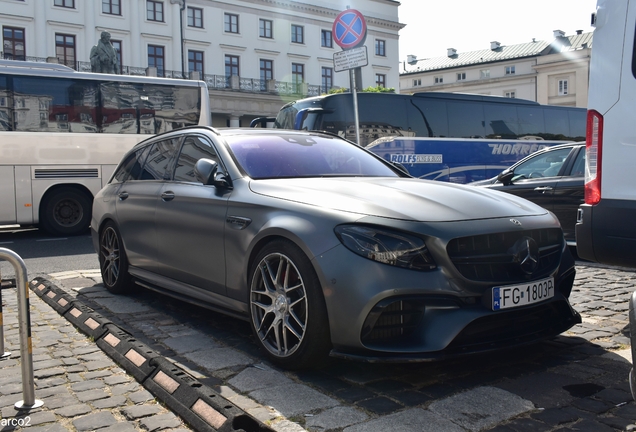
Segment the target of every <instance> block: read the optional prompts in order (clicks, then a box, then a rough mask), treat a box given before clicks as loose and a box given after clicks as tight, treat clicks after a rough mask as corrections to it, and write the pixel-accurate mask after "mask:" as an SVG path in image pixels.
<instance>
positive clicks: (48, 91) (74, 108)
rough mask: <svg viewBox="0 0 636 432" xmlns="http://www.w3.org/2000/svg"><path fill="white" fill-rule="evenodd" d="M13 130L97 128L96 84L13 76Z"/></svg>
mask: <svg viewBox="0 0 636 432" xmlns="http://www.w3.org/2000/svg"><path fill="white" fill-rule="evenodd" d="M13 104H14V110H15V113H16V114H15V119H14V121H15V130H17V131H24V132H97V128H96V125H95V118H96V107H97V86H96V85H95V84H94V82H92V81H85V80H67V79H57V78H41V77H37V78H36V77H14V78H13Z"/></svg>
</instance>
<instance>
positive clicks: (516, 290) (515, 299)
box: [492, 278, 554, 310]
mask: <svg viewBox="0 0 636 432" xmlns="http://www.w3.org/2000/svg"><path fill="white" fill-rule="evenodd" d="M552 297H554V278H546V279H541V280H538V281H533V282H529V283H524V284H519V285H507V286H502V287H494V288H493V289H492V310H500V309H508V308H513V307H519V306H527V305H530V304H534V303H539V302H542V301H544V300H546V299H549V298H552Z"/></svg>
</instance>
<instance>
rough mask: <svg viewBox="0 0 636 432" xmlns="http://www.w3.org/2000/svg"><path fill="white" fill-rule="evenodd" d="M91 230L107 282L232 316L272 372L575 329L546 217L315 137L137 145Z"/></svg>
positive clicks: (567, 270)
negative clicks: (327, 360) (331, 359)
mask: <svg viewBox="0 0 636 432" xmlns="http://www.w3.org/2000/svg"><path fill="white" fill-rule="evenodd" d="M91 229H92V236H93V242H94V245H95V248H96V250H97V251H98V254H99V262H100V266H101V272H102V278H103V282H104V284H105V286H106V287H107V288H108V289H109V290H110V291H111V292H113V293H124V292H125V291H126V290H128V289H129V288H130V287H131V286H132V285H133V284H138V285H142V286H144V287H147V288H150V289H153V290H156V291H160V292H162V293H165V294H167V295H169V296H173V297H176V298H178V299H182V300H184V301H188V302H192V303H195V304H197V305H201V306H205V307H208V308H210V309H212V310H215V311H218V312H222V313H226V314H228V315H231V316H234V317H238V318H242V319H245V320H247V321H249V322H250V323H251V326H252V328H253V331H254V335H255V339H256V341H257V343H258V344H259V345H260V346H261V348H262V349H263V351H264V353H265V354H266V355H267V356H268V357H269V359H270V360H271V361H272V362H274V363H275V364H277V365H279V366H282V367H286V368H306V367H311V366H314V365H316V364H320V362H321V361H322V360H323V358H324V356H326V355H327V354H329V353H330V354H331V355H333V356H339V357H345V358H351V359H367V360H385V361H389V360H390V361H401V360H408V361H417V360H430V359H439V358H445V357H448V356H455V355H459V354H467V353H476V352H482V351H487V350H493V349H500V348H510V347H514V346H518V345H522V344H527V343H530V342H535V341H537V340H541V339H545V338H549V337H552V336H554V335H557V334H559V333H561V332H563V331H565V330H567V329H569V328H570V327H572V326H573V325H574V324H576V323H578V322H580V316H579V314H578V313H576V311H574V310H573V309H572V307H571V306H570V303H569V301H568V297H569V295H570V291H571V289H572V284H573V281H574V276H575V269H574V261H573V258H572V256H571V255H570V253H569V251H568V248H567V246H566V244H565V241H564V238H563V233H562V231H561V228H560V226H559V222H558V220H557V219H556V218H555V217H554V215H552V214H551V213H550V212H548V211H546V210H545V209H543V208H541V207H539V206H537V205H535V204H533V203H531V202H529V201H527V200H524V199H521V198H519V197H516V196H513V195H510V194H506V193H502V192H498V191H491V190H488V189H485V188H474V187H468V186H463V185H455V184H449V183H442V182H435V181H424V180H419V179H413V178H410V177H409V175H408V174H406V173H405V172H404V171H402V170H401V169H400V168H399V167H396V166H394V165H391V164H390V163H389V162H386V161H384V160H382V159H381V158H379V157H377V156H375V155H374V154H372V153H370V152H368V151H367V150H365V149H363V148H361V147H359V146H357V145H355V144H354V143H351V142H348V141H346V140H343V139H341V138H339V137H337V136H333V135H328V134H321V133H307V132H298V131H286V130H271V129H270V130H267V129H266V130H263V129H213V128H208V127H190V128H185V129H181V130H178V131H172V132H168V133H165V134H161V135H157V136H155V137H152V138H150V139H148V140H146V141H144V142H141V143H139V144H138V145H137V146H135V147H134V148H133V149H132V150H131V151H129V152H128V153H127V154H126V155H125V156H124V158H123V160H122V162H121V163H120V164H119V166H118V167H117V168H116V170H115V172H114V174H113V176H112V178H111V180H110V182H109V183H108V184H107V185H106V186H105V187H104V188H103V189H102V190H101V191H100V192H99V194H98V195H97V196H96V197H95V200H94V207H93V217H92V224H91Z"/></svg>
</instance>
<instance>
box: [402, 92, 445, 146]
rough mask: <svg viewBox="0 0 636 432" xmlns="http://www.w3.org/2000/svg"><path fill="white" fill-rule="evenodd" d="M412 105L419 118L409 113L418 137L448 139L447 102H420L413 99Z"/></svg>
mask: <svg viewBox="0 0 636 432" xmlns="http://www.w3.org/2000/svg"><path fill="white" fill-rule="evenodd" d="M410 103H411V104H412V105H413V107H415V109H416V111H417V113H418V114H419V116H416V115H412V113H413V110H411V111H409V121H410V122H411V124H412V125H414V126H411V127H412V128H413V130H416V131H417V136H423V137H447V136H448V113H447V112H446V102H444V101H440V100H434V99H433V100H420V99H415V98H412V99H411V100H410Z"/></svg>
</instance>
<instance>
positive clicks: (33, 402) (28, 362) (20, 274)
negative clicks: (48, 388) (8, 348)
mask: <svg viewBox="0 0 636 432" xmlns="http://www.w3.org/2000/svg"><path fill="white" fill-rule="evenodd" d="M0 260H5V261H8V262H9V263H10V264H11V265H12V266H13V269H14V271H15V280H16V288H17V290H18V327H19V333H20V366H21V368H22V398H23V399H22V400H21V401H18V402H16V403H15V405H14V407H15V409H17V410H26V409H32V408H37V407H40V406H42V405H43V402H42V401H41V400H37V399H35V381H34V380H33V346H32V343H31V314H30V312H29V287H28V286H27V271H26V265H25V264H24V261H23V260H22V258H20V256H19V255H18V254H16V253H15V252H13V251H12V250H11V249H6V248H0ZM1 279H2V276H1V275H0V280H1ZM1 292H2V291H1V290H0V293H1ZM0 303H2V299H1V296H0ZM1 325H2V314H1V310H0V326H1ZM2 345H3V347H2V351H4V334H2ZM4 354H5V353H3V355H4Z"/></svg>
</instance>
